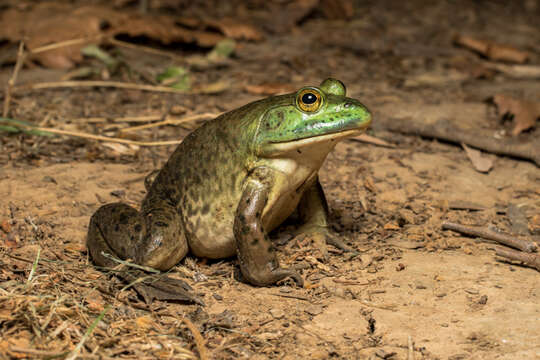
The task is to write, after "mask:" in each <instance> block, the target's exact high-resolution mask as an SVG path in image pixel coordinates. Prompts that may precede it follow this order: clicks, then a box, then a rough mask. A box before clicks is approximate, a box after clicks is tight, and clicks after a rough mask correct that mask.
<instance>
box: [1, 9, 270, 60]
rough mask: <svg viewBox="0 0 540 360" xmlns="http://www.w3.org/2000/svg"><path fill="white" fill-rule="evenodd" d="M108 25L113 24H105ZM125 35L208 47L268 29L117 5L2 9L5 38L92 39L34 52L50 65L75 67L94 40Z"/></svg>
mask: <svg viewBox="0 0 540 360" xmlns="http://www.w3.org/2000/svg"><path fill="white" fill-rule="evenodd" d="M104 24H106V25H107V26H105V27H104V26H103V25H104ZM212 28H213V29H212ZM206 29H208V31H207V30H206ZM216 29H217V30H218V31H219V32H221V33H222V34H220V33H219V32H216V31H215V30H216ZM120 34H125V35H129V36H132V37H138V36H145V37H148V38H151V39H153V40H156V41H159V42H160V43H162V44H170V43H173V42H181V43H195V44H197V45H199V46H203V47H211V46H214V45H216V44H217V43H218V42H220V41H221V40H223V39H224V35H226V36H228V37H232V38H235V39H247V40H260V39H262V34H261V33H260V32H259V30H257V29H256V28H255V27H254V26H252V25H248V24H246V23H241V22H238V21H235V20H233V19H222V20H219V21H217V20H207V21H202V20H198V19H191V21H189V19H181V20H178V19H177V18H175V17H173V16H170V15H148V14H147V15H144V14H140V13H139V12H137V11H135V10H128V9H122V10H116V9H112V8H108V7H104V6H97V5H89V6H81V7H74V6H73V5H70V4H63V3H56V2H39V3H36V4H35V5H32V6H31V7H29V8H26V10H21V9H19V8H15V7H13V8H10V9H8V10H6V11H4V12H2V13H0V39H7V40H9V41H12V42H18V41H20V40H22V39H25V42H26V45H27V47H28V49H30V50H35V49H37V48H39V47H41V46H44V45H49V44H55V43H58V42H61V41H66V40H74V39H88V41H84V42H81V43H79V44H76V45H71V46H64V47H60V48H57V49H54V50H50V51H45V52H40V53H38V54H33V55H32V56H33V58H34V59H36V60H37V61H39V62H40V63H41V64H43V65H44V66H47V67H54V68H70V67H73V66H74V65H75V64H76V63H79V62H81V61H82V59H83V57H82V55H81V51H80V50H81V48H83V47H84V46H87V45H88V44H89V43H100V42H101V41H102V40H103V38H104V37H105V36H117V35H120Z"/></svg>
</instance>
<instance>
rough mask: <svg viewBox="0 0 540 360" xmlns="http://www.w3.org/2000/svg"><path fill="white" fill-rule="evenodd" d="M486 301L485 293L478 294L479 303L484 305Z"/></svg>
mask: <svg viewBox="0 0 540 360" xmlns="http://www.w3.org/2000/svg"><path fill="white" fill-rule="evenodd" d="M487 301H488V297H487V295H482V296H480V299H479V300H478V303H479V304H480V305H485V304H487Z"/></svg>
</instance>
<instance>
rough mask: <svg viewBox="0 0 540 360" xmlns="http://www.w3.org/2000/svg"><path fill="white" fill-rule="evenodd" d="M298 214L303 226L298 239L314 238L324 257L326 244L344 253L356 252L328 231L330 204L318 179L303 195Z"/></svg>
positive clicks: (298, 233) (299, 230) (300, 228)
mask: <svg viewBox="0 0 540 360" xmlns="http://www.w3.org/2000/svg"><path fill="white" fill-rule="evenodd" d="M298 213H299V215H300V218H301V219H302V221H303V225H301V226H300V227H299V228H298V230H297V231H296V233H297V238H298V237H302V238H305V237H312V238H313V241H314V243H315V244H316V246H317V247H319V249H320V251H321V253H322V255H323V257H326V256H327V250H326V244H330V245H334V246H335V247H337V248H338V249H341V250H343V251H347V252H355V251H354V250H353V249H352V248H350V247H349V246H347V245H345V243H344V242H343V241H342V240H341V239H339V238H338V237H337V236H336V235H334V234H332V233H331V232H330V230H329V229H328V203H327V202H326V197H325V195H324V191H323V188H322V186H321V183H320V182H319V178H318V177H317V178H316V179H315V181H314V182H313V184H312V185H311V186H309V187H308V188H307V189H306V191H305V192H304V194H303V195H302V198H301V199H300V203H299V204H298Z"/></svg>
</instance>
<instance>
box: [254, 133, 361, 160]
mask: <svg viewBox="0 0 540 360" xmlns="http://www.w3.org/2000/svg"><path fill="white" fill-rule="evenodd" d="M366 128H367V126H365V127H360V128H355V129H351V130H345V131H337V132H333V133H327V134H324V135H315V136H310V137H307V138H303V139H297V140H291V141H285V142H278V143H272V142H270V143H266V144H264V145H263V146H262V147H261V149H260V150H261V151H260V155H261V156H268V157H276V156H280V155H283V154H286V153H289V152H293V151H297V150H299V149H302V148H305V147H309V146H313V145H316V144H323V143H328V144H334V145H335V144H336V143H337V142H339V141H341V140H343V139H346V138H350V137H354V136H357V135H360V134H361V133H363V132H364V131H365V130H366ZM332 147H333V146H332Z"/></svg>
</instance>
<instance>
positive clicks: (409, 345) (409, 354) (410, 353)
mask: <svg viewBox="0 0 540 360" xmlns="http://www.w3.org/2000/svg"><path fill="white" fill-rule="evenodd" d="M407 360H414V344H413V341H412V336H411V335H409V336H408V337H407Z"/></svg>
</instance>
